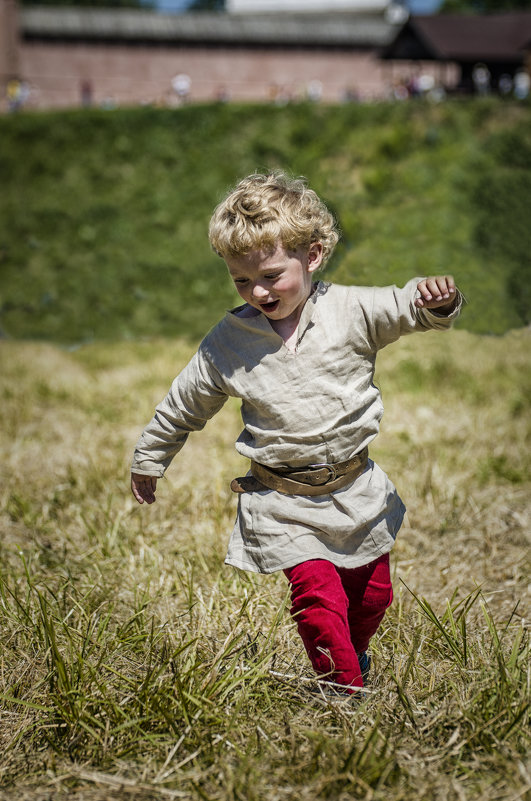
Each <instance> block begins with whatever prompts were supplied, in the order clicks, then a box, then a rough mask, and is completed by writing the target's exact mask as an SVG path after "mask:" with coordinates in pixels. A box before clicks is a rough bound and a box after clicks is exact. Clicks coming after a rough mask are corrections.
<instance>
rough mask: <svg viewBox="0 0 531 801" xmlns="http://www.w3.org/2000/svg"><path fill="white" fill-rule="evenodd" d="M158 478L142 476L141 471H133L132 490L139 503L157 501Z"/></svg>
mask: <svg viewBox="0 0 531 801" xmlns="http://www.w3.org/2000/svg"><path fill="white" fill-rule="evenodd" d="M156 489H157V479H156V477H155V476H142V475H140V473H131V490H132V492H133V495H134V496H135V498H136V499H137V501H138V503H144V501H145V502H146V503H155V501H156V500H157V499H156V498H155V490H156Z"/></svg>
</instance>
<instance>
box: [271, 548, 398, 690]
mask: <svg viewBox="0 0 531 801" xmlns="http://www.w3.org/2000/svg"><path fill="white" fill-rule="evenodd" d="M284 573H285V574H286V576H287V577H288V581H289V582H290V584H291V601H292V607H291V614H292V616H293V618H294V619H295V621H296V623H297V627H298V630H299V634H300V636H301V637H302V641H303V643H304V647H305V648H306V652H307V654H308V656H309V658H310V661H311V663H312V665H313V668H314V670H315V672H316V673H319V674H321V675H322V674H326V675H327V678H329V679H330V680H331V681H334V682H337V683H338V684H351V685H353V686H355V687H363V679H362V677H361V671H360V666H359V663H358V657H357V654H360V653H362V651H365V650H366V649H367V646H368V644H369V640H370V638H371V637H372V635H373V634H374V633H375V632H376V630H377V628H378V626H379V625H380V623H381V621H382V618H383V616H384V615H385V610H386V609H387V607H388V606H389V605H390V604H391V602H392V600H393V588H392V585H391V576H390V573H389V554H384V555H383V556H380V557H378V559H375V560H374V561H373V562H370V563H369V564H368V565H363V566H362V567H355V568H344V567H335V565H333V564H332V563H331V562H327V561H326V560H324V559H312V560H309V561H308V562H302V563H301V564H300V565H295V567H290V568H288V569H287V570H284Z"/></svg>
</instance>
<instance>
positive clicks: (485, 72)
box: [472, 64, 490, 97]
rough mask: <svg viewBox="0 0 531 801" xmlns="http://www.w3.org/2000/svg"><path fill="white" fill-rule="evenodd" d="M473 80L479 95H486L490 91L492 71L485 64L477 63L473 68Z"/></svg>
mask: <svg viewBox="0 0 531 801" xmlns="http://www.w3.org/2000/svg"><path fill="white" fill-rule="evenodd" d="M472 81H473V83H474V89H475V92H476V94H477V95H481V96H483V97H485V96H486V95H488V94H489V92H490V71H489V69H488V67H487V66H486V65H485V64H476V66H475V67H474V69H473V70H472Z"/></svg>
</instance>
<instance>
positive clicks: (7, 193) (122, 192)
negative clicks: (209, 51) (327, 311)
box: [0, 98, 531, 344]
mask: <svg viewBox="0 0 531 801" xmlns="http://www.w3.org/2000/svg"><path fill="white" fill-rule="evenodd" d="M530 111H531V106H530V105H529V104H522V103H520V104H518V103H516V102H513V101H507V102H502V101H500V100H499V99H494V98H492V99H485V100H477V99H476V100H455V101H446V102H444V103H441V104H439V105H430V104H425V103H422V102H419V103H415V102H411V103H406V104H377V105H357V104H346V105H341V106H328V107H327V106H319V105H311V104H294V105H289V106H286V107H275V106H263V105H236V104H224V105H223V104H212V105H193V106H192V105H190V106H187V107H183V108H179V109H174V110H170V109H158V108H151V107H149V108H135V109H115V110H100V109H87V110H75V111H68V112H46V113H23V114H18V115H10V116H4V117H2V118H1V119H0V140H1V148H0V185H1V186H2V192H1V193H0V329H1V333H2V335H3V336H5V337H11V338H17V339H47V340H51V341H56V342H61V343H65V344H74V343H79V342H87V341H91V340H95V339H96V340H116V339H130V338H139V337H151V336H160V335H162V336H187V337H189V338H190V339H191V340H197V339H198V338H199V337H200V336H201V335H202V334H204V333H205V331H206V330H207V329H208V328H209V327H210V326H211V325H213V324H214V323H215V322H216V321H217V320H218V319H219V317H220V316H221V315H222V314H223V313H224V310H225V309H227V308H229V307H231V306H232V305H235V303H236V302H237V296H236V294H235V292H234V290H233V289H232V287H231V285H230V283H229V281H228V278H227V276H226V272H225V268H224V265H223V263H222V261H221V260H220V259H219V258H218V257H217V256H216V255H215V254H213V253H212V251H211V249H210V246H209V243H208V239H207V227H208V220H209V217H210V214H211V213H212V210H213V207H214V206H215V204H216V203H217V202H218V201H219V200H220V199H221V197H222V196H223V194H224V193H225V191H226V190H227V188H228V187H230V186H231V185H233V184H234V183H235V182H236V181H237V180H238V179H239V178H240V177H242V176H243V175H246V174H248V173H250V172H253V171H255V170H258V171H266V170H269V169H272V168H279V167H281V168H284V169H287V170H288V171H290V172H292V173H294V174H297V175H299V174H302V175H305V176H307V178H308V180H309V183H310V185H311V186H312V187H313V188H315V189H316V191H317V192H318V193H319V194H320V195H321V196H322V197H323V198H324V199H325V201H326V202H327V203H328V205H329V206H330V208H331V209H332V210H333V212H334V213H335V214H336V216H337V218H338V220H339V223H340V226H341V229H342V232H343V239H342V241H341V243H340V245H339V246H338V248H337V251H336V254H335V255H334V257H333V260H332V262H331V264H330V266H329V267H328V270H327V273H326V275H327V276H329V277H330V279H331V280H334V281H337V282H340V283H348V284H354V283H359V284H379V285H383V284H387V283H397V284H401V283H404V282H405V281H406V280H408V279H409V278H410V277H412V276H414V275H427V274H433V273H445V272H449V273H452V274H454V275H455V277H456V279H457V280H458V282H459V285H460V286H461V287H462V289H463V291H464V293H465V295H466V296H467V298H468V301H469V305H468V308H467V310H466V313H465V314H464V315H463V318H462V321H461V323H460V325H461V326H464V327H466V328H468V329H469V330H472V331H474V332H477V333H492V334H501V333H503V332H505V331H507V330H508V329H511V328H516V327H520V326H522V325H525V324H528V323H529V322H530V309H531V298H530V289H529V287H530V285H531V280H530V278H531V275H530V272H531V257H530V254H531V232H530V226H529V208H530V207H531V125H530V122H531V120H530V118H531V113H530Z"/></svg>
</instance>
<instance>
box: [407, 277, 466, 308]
mask: <svg viewBox="0 0 531 801" xmlns="http://www.w3.org/2000/svg"><path fill="white" fill-rule="evenodd" d="M417 289H418V291H419V292H420V298H417V299H416V300H415V306H417V307H418V308H419V309H441V311H447V312H451V311H452V310H453V308H454V306H455V303H456V299H457V292H456V289H455V283H454V279H453V278H452V276H451V275H434V276H432V277H431V278H425V279H424V280H423V281H419V283H418V284H417Z"/></svg>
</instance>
